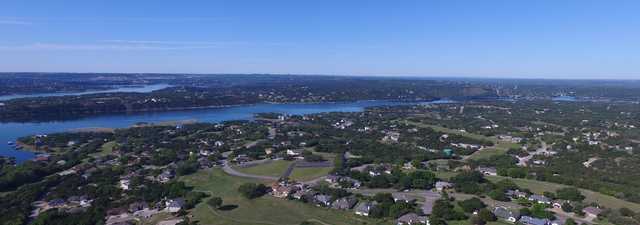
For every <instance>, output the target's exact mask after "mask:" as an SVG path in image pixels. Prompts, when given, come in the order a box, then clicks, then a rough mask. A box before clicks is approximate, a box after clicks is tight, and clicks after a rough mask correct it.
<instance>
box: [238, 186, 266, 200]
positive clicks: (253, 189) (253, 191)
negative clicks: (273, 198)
mask: <svg viewBox="0 0 640 225" xmlns="http://www.w3.org/2000/svg"><path fill="white" fill-rule="evenodd" d="M238 192H240V194H242V196H244V197H245V198H248V199H254V198H257V197H260V196H262V195H264V194H265V193H266V192H267V187H266V186H264V184H255V183H245V184H242V185H240V187H238Z"/></svg>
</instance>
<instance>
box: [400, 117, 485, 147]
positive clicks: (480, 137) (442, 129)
mask: <svg viewBox="0 0 640 225" xmlns="http://www.w3.org/2000/svg"><path fill="white" fill-rule="evenodd" d="M405 122H406V123H408V124H411V125H414V126H417V127H428V128H431V129H433V130H435V131H438V132H442V133H447V134H458V135H462V136H465V137H469V138H473V139H477V140H487V141H491V142H493V143H496V142H498V140H497V139H496V138H494V137H487V136H484V135H480V134H474V133H469V132H461V131H459V130H456V129H451V128H446V127H442V126H437V125H431V124H424V123H416V122H411V121H405Z"/></svg>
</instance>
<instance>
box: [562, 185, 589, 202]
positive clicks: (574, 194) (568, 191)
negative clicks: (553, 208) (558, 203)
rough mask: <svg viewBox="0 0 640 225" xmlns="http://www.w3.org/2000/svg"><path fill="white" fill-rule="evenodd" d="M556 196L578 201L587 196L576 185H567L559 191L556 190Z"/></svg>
mask: <svg viewBox="0 0 640 225" xmlns="http://www.w3.org/2000/svg"><path fill="white" fill-rule="evenodd" d="M556 197H557V198H559V199H565V200H570V201H576V202H580V201H582V200H584V198H585V197H584V195H582V193H581V192H580V190H578V189H577V188H574V187H566V188H561V189H559V190H558V191H556Z"/></svg>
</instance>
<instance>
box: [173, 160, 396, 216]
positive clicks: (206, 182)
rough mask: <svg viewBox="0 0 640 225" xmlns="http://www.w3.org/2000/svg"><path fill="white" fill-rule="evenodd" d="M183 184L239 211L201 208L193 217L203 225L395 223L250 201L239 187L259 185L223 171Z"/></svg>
mask: <svg viewBox="0 0 640 225" xmlns="http://www.w3.org/2000/svg"><path fill="white" fill-rule="evenodd" d="M181 180H182V181H184V182H186V183H187V184H188V185H190V186H193V187H194V189H195V190H196V191H202V192H206V193H209V194H211V195H212V196H219V197H222V199H223V201H224V205H225V206H227V208H234V207H236V208H234V209H230V210H214V209H212V208H210V207H209V206H208V205H206V204H205V203H200V204H198V205H197V206H196V207H195V208H194V209H193V210H192V212H191V213H192V214H193V216H194V219H196V220H198V221H200V224H203V225H265V224H267V225H298V224H300V223H301V222H303V221H312V222H314V223H316V224H331V225H348V224H349V225H350V224H393V223H392V222H391V221H381V220H374V219H370V218H365V217H359V216H356V215H355V214H353V212H347V211H338V210H332V209H325V208H320V207H315V206H313V205H310V204H305V203H302V202H298V201H292V200H284V199H277V198H273V197H271V196H264V197H261V198H258V199H254V200H248V199H245V198H244V197H242V196H240V195H239V194H238V192H237V191H236V190H237V188H238V186H240V185H241V184H243V183H247V182H258V181H256V180H251V179H246V178H239V177H232V176H229V175H226V174H225V173H224V172H222V171H221V170H219V169H213V170H207V171H199V172H197V173H195V174H192V175H189V176H184V177H182V178H181ZM205 201H206V200H205Z"/></svg>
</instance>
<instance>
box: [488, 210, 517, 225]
mask: <svg viewBox="0 0 640 225" xmlns="http://www.w3.org/2000/svg"><path fill="white" fill-rule="evenodd" d="M493 214H494V215H496V217H498V218H500V219H503V220H506V221H509V222H512V223H515V222H517V221H518V219H520V213H519V212H517V211H513V210H510V209H508V208H506V207H496V208H495V209H494V210H493Z"/></svg>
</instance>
